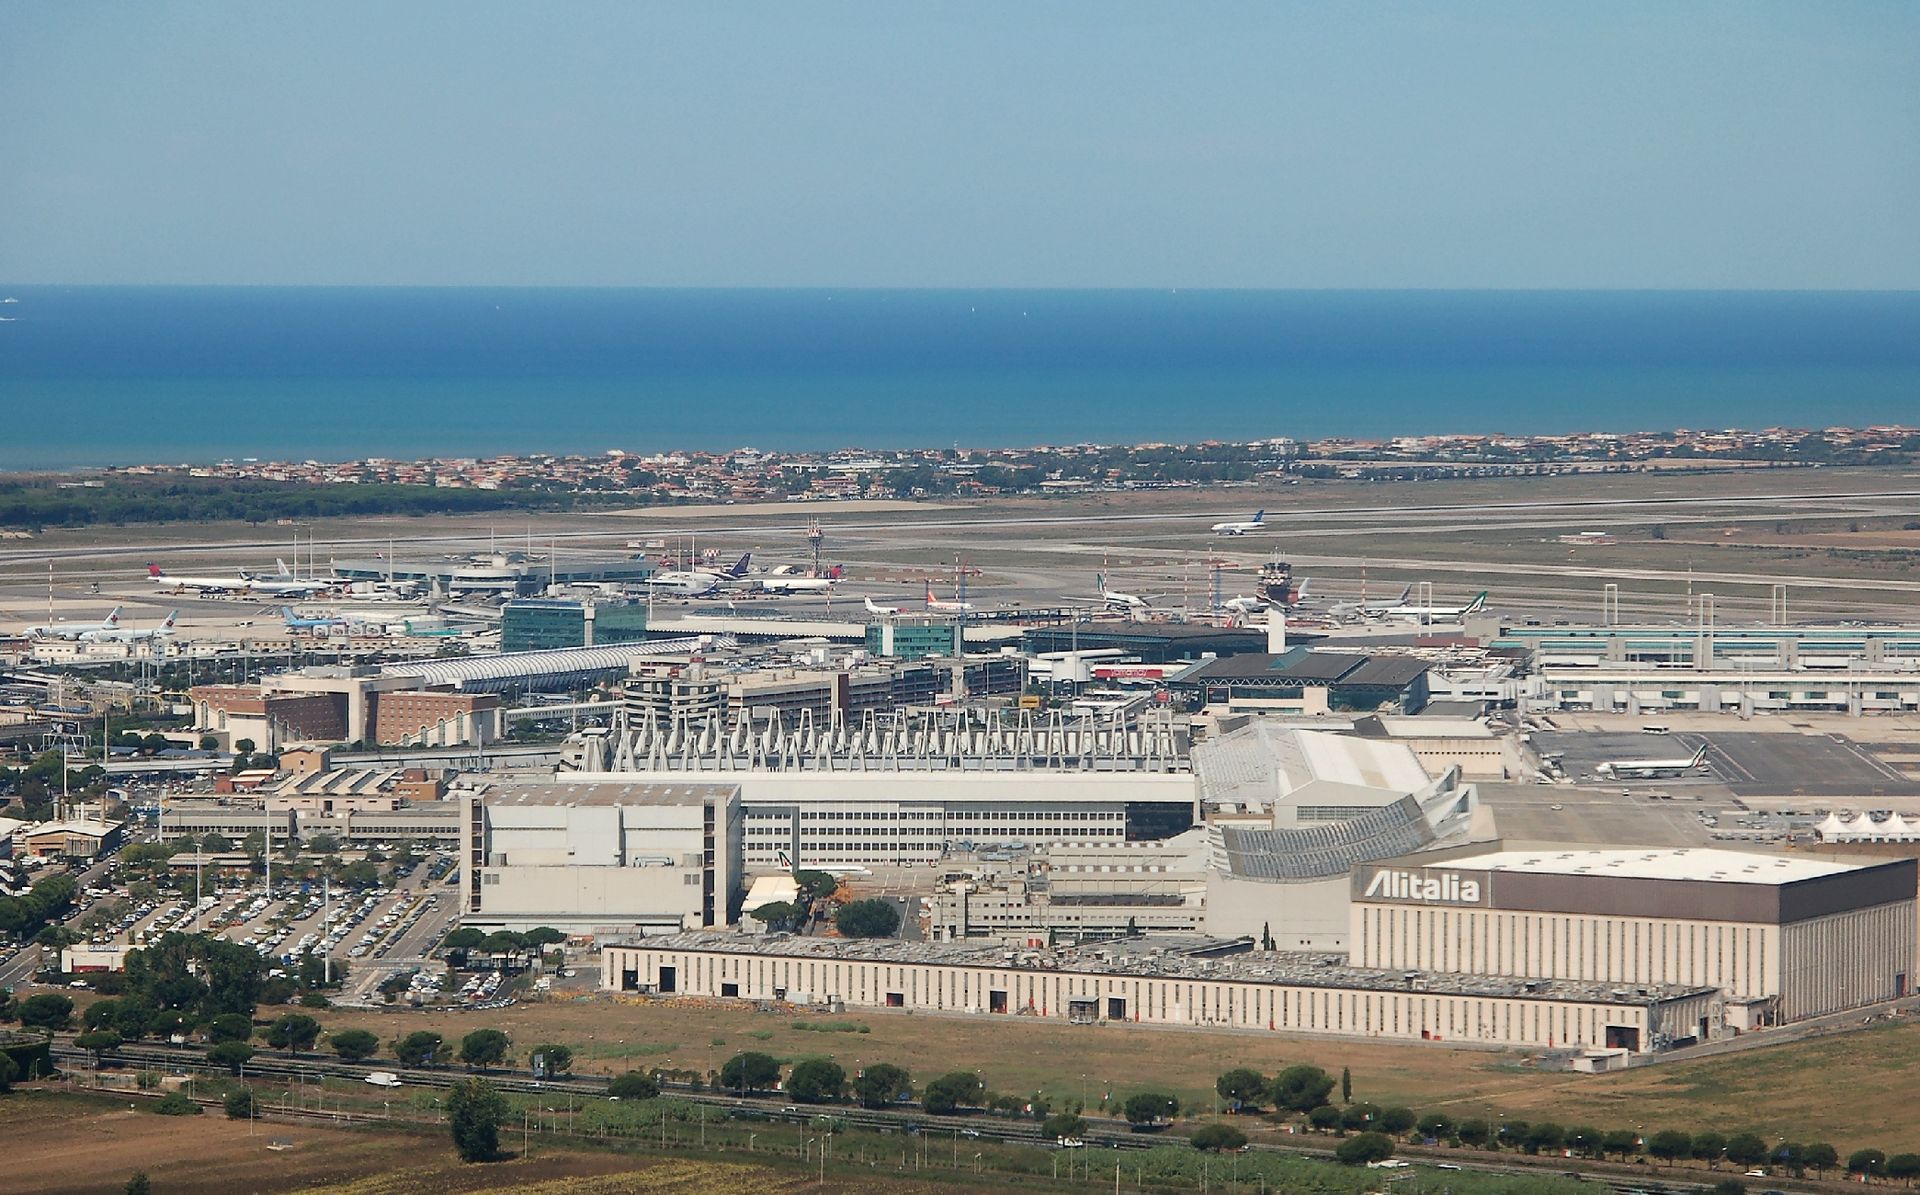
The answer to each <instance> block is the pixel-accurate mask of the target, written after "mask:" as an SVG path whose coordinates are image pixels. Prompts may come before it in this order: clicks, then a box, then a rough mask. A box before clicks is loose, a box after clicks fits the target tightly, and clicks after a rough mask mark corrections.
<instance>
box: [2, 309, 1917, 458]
mask: <svg viewBox="0 0 1920 1195" xmlns="http://www.w3.org/2000/svg"><path fill="white" fill-rule="evenodd" d="M0 294H4V295H6V296H9V297H12V298H15V299H17V300H18V301H17V302H13V303H7V304H4V305H0V318H4V319H6V320H8V321H9V322H4V323H0V409H4V411H5V412H6V414H7V416H8V433H9V434H7V435H5V436H4V437H0V468H8V469H21V468H45V467H67V466H77V465H95V464H111V463H128V462H138V461H161V462H176V461H212V460H219V459H222V458H229V457H236V458H237V457H262V458H288V457H291V458H296V459H304V458H313V459H320V460H333V459H341V458H348V457H361V456H397V457H418V456H427V455H473V454H485V453H493V452H506V451H522V452H524V451H532V450H548V451H600V450H604V449H608V448H624V449H627V450H629V451H636V452H647V451H652V450H656V449H666V448H731V447H737V446H741V445H753V446H755V447H760V448H796V449H806V448H833V447H844V446H854V445H858V446H862V447H869V448H884V447H903V446H917V445H946V444H953V443H958V444H961V445H969V446H983V447H984V446H1019V445H1030V444H1040V443H1067V442H1077V441H1099V442H1127V441H1141V440H1176V441H1191V440H1197V439H1205V438H1216V437H1217V438H1233V439H1252V438H1259V437H1267V436H1280V435H1286V436H1295V437H1309V436H1321V435H1330V434H1350V435H1359V436H1369V435H1384V434H1401V433H1406V434H1413V433H1423V432H1443V431H1510V432H1550V431H1569V430H1578V429H1601V430H1635V429H1665V428H1673V427H1759V426H1765V425H1769V424H1788V425H1795V426H1819V425H1831V424H1864V423H1871V422H1891V421H1902V420H1904V421H1909V422H1914V421H1920V293H1914V292H1904V293H1893V294H1886V293H1714V292H1428V291H1423V292H1380V291H1372V292H1339V291H1335V292H1322V291H1271V292H1245V291H1184V290H1182V291H1120V292H1115V291H1043V292H1034V291H858V290H854V291H827V290H801V291H686V290H511V289H509V290H487V289H459V290H434V289H422V290H382V289H286V290H276V289H221V288H205V289H201V288H144V287H143V288H80V287H74V288H58V287H21V288H15V289H12V290H6V291H0Z"/></svg>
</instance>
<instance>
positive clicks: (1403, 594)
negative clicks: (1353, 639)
mask: <svg viewBox="0 0 1920 1195" xmlns="http://www.w3.org/2000/svg"><path fill="white" fill-rule="evenodd" d="M1412 596H1413V582H1411V581H1409V582H1407V587H1406V588H1405V589H1402V590H1401V591H1400V596H1399V597H1397V598H1394V599H1393V600H1392V601H1390V602H1335V603H1334V604H1333V605H1331V606H1328V607H1327V613H1328V614H1331V615H1333V616H1334V617H1335V618H1383V617H1385V616H1386V613H1387V611H1389V610H1392V609H1395V608H1397V607H1398V606H1400V605H1401V603H1403V602H1405V601H1406V600H1407V599H1408V598H1410V597H1412Z"/></svg>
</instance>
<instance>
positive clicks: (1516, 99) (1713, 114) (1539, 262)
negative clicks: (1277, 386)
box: [0, 0, 1920, 289]
mask: <svg viewBox="0 0 1920 1195" xmlns="http://www.w3.org/2000/svg"><path fill="white" fill-rule="evenodd" d="M0 281H12V282H16V283H33V282H87V283H122V282H139V283H149V282H151V283H203V282H213V283H294V284H310V283H347V284H353V283H368V284H489V285H523V284H524V285H646V286H689V285H691V286H741V285H744V286H805V285H832V286H1233V287H1738V288H1744V287H1782V288H1804V287H1831V288H1865V287H1873V288H1902V289H1911V288H1920V3H1916V2H1914V0H1887V2H1884V3H1850V2H1847V0H1819V2H1814V0H1808V2H1805V3H1792V4H1785V3H1767V2H1764V0H1746V2H1742V3H1726V4H1721V3H1708V2H1675V0H1654V2H1650V3H1636V2H1621V0H1606V2H1596V0H1577V2H1575V0H1567V2H1561V3H1554V2H1547V0H1529V2H1520V3H1511V4H1502V3H1471V2H1467V0H1456V2H1434V3H1425V4H1420V3H1412V2H1408V3H1393V4H1369V3H1348V2H1328V3H1324V4H1294V3H1285V2H1283V0H1262V2H1254V3H1247V4H1202V3H1167V4H1163V5H1147V4H1135V3H1125V2H1119V0H1105V2H1097V3H1085V4H1076V3H1033V2H1031V0H1021V2H1019V3H1006V4H997V3H991V2H979V3H956V4H937V3H930V2H926V3H923V2H919V0H907V2H896V0H875V2H873V3H869V4H850V5H842V4H825V3H821V4H813V3H801V2H782V3H767V4H749V3H739V4H734V3H704V2H683V3H676V4H645V3H605V4H599V3H585V2H580V3H568V4H539V3H528V2H525V0H515V2H509V3H493V2H491V0H459V2H458V3H428V2H425V0H406V2H404V3H393V2H391V0H378V2H366V3H363V2H356V0H330V2H328V3H320V4H305V5H285V4H253V3H242V2H240V0H231V2H227V3H212V2H208V3H198V4H177V3H163V2H151V3H86V2H83V0H59V2H55V3H31V2H29V0H0Z"/></svg>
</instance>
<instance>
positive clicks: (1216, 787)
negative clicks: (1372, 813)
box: [1193, 721, 1427, 802]
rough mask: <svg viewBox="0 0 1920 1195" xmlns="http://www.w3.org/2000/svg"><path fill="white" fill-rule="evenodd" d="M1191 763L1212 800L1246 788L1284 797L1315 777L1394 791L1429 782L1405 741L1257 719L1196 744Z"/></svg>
mask: <svg viewBox="0 0 1920 1195" xmlns="http://www.w3.org/2000/svg"><path fill="white" fill-rule="evenodd" d="M1193 767H1194V772H1195V773H1196V774H1197V775H1198V776H1199V777H1200V783H1201V786H1202V792H1203V793H1204V795H1205V797H1206V799H1207V800H1208V801H1210V802H1211V801H1240V800H1244V799H1245V798H1246V795H1247V794H1248V793H1249V792H1251V793H1253V794H1257V795H1258V796H1259V797H1263V798H1265V799H1273V798H1274V797H1282V798H1284V797H1285V796H1286V795H1287V794H1288V793H1291V792H1293V791H1295V790H1296V789H1300V788H1304V787H1306V786H1307V785H1309V784H1312V783H1313V782H1315V781H1317V780H1318V781H1328V782H1331V783H1334V784H1349V785H1354V786H1356V787H1360V788H1373V789H1385V790H1388V791H1391V792H1397V793H1412V792H1418V791H1420V790H1421V789H1424V788H1425V787H1426V786H1427V770H1426V769H1425V768H1423V767H1421V766H1420V759H1419V757H1418V756H1416V755H1414V753H1413V749H1412V748H1411V747H1408V746H1407V745H1406V744H1404V743H1395V742H1387V741H1383V740H1379V739H1361V738H1353V737H1350V736H1347V735H1338V734H1328V733H1327V732H1325V731H1320V730H1302V729H1299V728H1297V727H1290V726H1274V725H1270V724H1268V723H1265V722H1261V721H1254V722H1252V723H1250V724H1248V725H1246V726H1243V727H1241V728H1239V729H1238V730H1233V731H1230V732H1228V733H1227V734H1224V735H1222V736H1220V737H1219V738H1217V739H1211V740H1209V741H1207V742H1204V743H1199V744H1196V745H1195V747H1194V749H1193ZM1275 777H1277V778H1278V783H1279V788H1278V791H1277V792H1276V791H1275V790H1274V789H1273V787H1272V785H1273V783H1274V779H1275Z"/></svg>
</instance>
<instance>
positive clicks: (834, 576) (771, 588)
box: [746, 564, 840, 593]
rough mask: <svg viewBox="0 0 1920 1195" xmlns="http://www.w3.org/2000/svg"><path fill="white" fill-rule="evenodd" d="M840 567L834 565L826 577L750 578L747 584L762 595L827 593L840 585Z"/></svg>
mask: <svg viewBox="0 0 1920 1195" xmlns="http://www.w3.org/2000/svg"><path fill="white" fill-rule="evenodd" d="M839 580H840V566H839V565H837V564H836V565H834V566H833V567H832V568H830V569H828V570H827V575H826V576H824V577H798V576H788V575H786V574H782V573H775V574H770V575H768V576H765V577H749V578H747V581H746V583H747V584H748V585H751V586H755V587H758V588H759V590H760V591H761V592H762V593H827V592H830V591H831V590H832V589H833V587H834V586H835V585H836V584H838V583H839Z"/></svg>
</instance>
